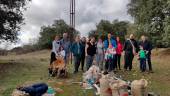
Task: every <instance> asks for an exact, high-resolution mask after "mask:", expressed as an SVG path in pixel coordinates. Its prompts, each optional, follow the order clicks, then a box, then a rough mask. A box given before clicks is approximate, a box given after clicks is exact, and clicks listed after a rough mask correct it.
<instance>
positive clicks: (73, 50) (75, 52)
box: [71, 42, 83, 56]
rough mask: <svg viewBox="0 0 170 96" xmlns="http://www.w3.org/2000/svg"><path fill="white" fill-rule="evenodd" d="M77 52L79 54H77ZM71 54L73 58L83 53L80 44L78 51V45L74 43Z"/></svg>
mask: <svg viewBox="0 0 170 96" xmlns="http://www.w3.org/2000/svg"><path fill="white" fill-rule="evenodd" d="M78 50H79V53H78ZM71 52H72V53H73V55H74V56H81V55H82V53H83V46H82V44H81V43H79V49H78V44H77V42H74V43H73V44H72V46H71Z"/></svg>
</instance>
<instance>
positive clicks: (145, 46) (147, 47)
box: [139, 35, 153, 73]
mask: <svg viewBox="0 0 170 96" xmlns="http://www.w3.org/2000/svg"><path fill="white" fill-rule="evenodd" d="M139 45H140V46H142V47H143V49H144V50H145V51H146V60H147V64H148V66H149V71H150V72H151V73H152V72H153V70H152V63H151V51H152V44H151V42H150V41H149V40H147V39H146V36H144V35H143V36H141V41H140V42H139Z"/></svg>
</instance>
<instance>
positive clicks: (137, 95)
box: [131, 79, 148, 96]
mask: <svg viewBox="0 0 170 96" xmlns="http://www.w3.org/2000/svg"><path fill="white" fill-rule="evenodd" d="M147 85H148V82H147V81H146V80H145V79H141V80H134V81H133V82H132V83H131V90H132V96H148V95H147V93H148V92H147Z"/></svg>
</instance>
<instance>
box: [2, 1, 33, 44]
mask: <svg viewBox="0 0 170 96" xmlns="http://www.w3.org/2000/svg"><path fill="white" fill-rule="evenodd" d="M29 1H31V0H0V39H1V40H7V41H12V42H14V41H16V40H17V35H18V31H19V30H20V26H21V24H23V20H24V18H23V11H24V10H25V9H26V8H25V5H26V4H27V2H29Z"/></svg>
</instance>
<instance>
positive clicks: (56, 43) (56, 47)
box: [50, 35, 61, 64]
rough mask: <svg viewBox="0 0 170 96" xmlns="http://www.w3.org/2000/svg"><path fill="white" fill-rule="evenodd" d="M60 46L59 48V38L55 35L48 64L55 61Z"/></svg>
mask: <svg viewBox="0 0 170 96" xmlns="http://www.w3.org/2000/svg"><path fill="white" fill-rule="evenodd" d="M60 46H61V42H60V40H59V36H58V35H56V36H55V39H54V40H53V42H52V50H51V59H50V64H52V62H53V61H55V60H56V56H57V54H58V52H59V49H60Z"/></svg>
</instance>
